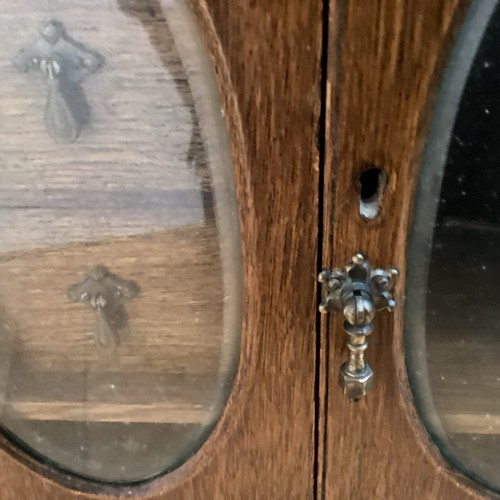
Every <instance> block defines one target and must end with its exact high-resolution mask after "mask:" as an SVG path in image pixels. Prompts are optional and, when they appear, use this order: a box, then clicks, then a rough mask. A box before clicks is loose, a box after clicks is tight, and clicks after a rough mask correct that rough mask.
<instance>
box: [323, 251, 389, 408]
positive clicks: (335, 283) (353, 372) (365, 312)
mask: <svg viewBox="0 0 500 500" xmlns="http://www.w3.org/2000/svg"><path fill="white" fill-rule="evenodd" d="M397 275H398V271H397V270H396V269H394V268H391V269H387V270H386V269H378V268H376V269H373V268H372V267H371V266H370V264H369V263H368V262H367V260H366V259H365V257H364V255H363V254H361V253H356V254H355V255H354V256H353V257H352V260H351V262H349V263H348V264H347V265H346V266H345V267H343V268H339V269H333V270H324V271H322V272H321V273H320V274H319V277H318V281H319V282H320V283H322V284H323V287H324V291H325V292H324V298H323V301H322V302H321V304H320V306H319V310H320V312H322V313H328V312H341V313H342V314H343V315H344V318H345V321H344V330H345V332H346V333H347V334H348V335H349V338H348V341H347V348H348V349H349V357H348V359H347V361H346V362H345V363H344V364H343V365H342V366H341V367H340V377H339V381H340V385H341V387H342V388H343V390H344V393H345V394H347V397H348V398H349V399H350V400H352V401H359V400H361V399H362V398H363V397H364V396H366V394H367V393H368V391H369V390H370V389H371V388H372V386H373V371H372V369H371V368H370V365H369V364H368V363H367V362H366V361H365V356H364V353H365V350H366V348H367V347H368V341H367V337H368V335H370V333H372V331H373V318H374V316H375V312H376V311H380V310H382V309H388V310H389V311H392V310H393V309H394V307H395V306H396V302H395V301H394V299H393V298H392V294H391V291H392V288H393V285H394V278H396V277H397Z"/></svg>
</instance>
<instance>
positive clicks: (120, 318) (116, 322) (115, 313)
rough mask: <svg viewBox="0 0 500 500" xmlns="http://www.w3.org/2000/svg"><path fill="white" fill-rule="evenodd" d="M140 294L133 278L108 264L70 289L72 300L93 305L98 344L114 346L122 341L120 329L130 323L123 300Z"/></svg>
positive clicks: (94, 270)
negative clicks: (126, 277)
mask: <svg viewBox="0 0 500 500" xmlns="http://www.w3.org/2000/svg"><path fill="white" fill-rule="evenodd" d="M138 294H139V286H138V285H137V284H136V283H135V282H134V281H126V280H122V279H121V278H118V276H115V275H114V274H112V273H111V272H110V271H109V270H108V268H107V267H105V266H97V267H95V268H94V269H92V271H90V273H89V274H88V276H87V277H86V278H85V279H84V280H83V281H82V282H81V283H77V284H75V285H73V286H72V287H70V289H69V290H68V296H69V298H70V299H71V300H72V301H73V302H83V303H86V304H88V305H89V306H90V308H91V309H92V310H93V311H94V312H95V314H96V318H97V324H96V330H95V336H96V342H97V345H98V346H100V347H102V348H103V349H106V350H114V349H116V348H117V347H118V346H119V344H120V333H121V332H123V331H124V330H125V329H126V327H127V319H128V317H127V313H126V311H125V307H124V304H125V303H126V302H128V301H130V300H132V299H134V298H135V297H137V295H138Z"/></svg>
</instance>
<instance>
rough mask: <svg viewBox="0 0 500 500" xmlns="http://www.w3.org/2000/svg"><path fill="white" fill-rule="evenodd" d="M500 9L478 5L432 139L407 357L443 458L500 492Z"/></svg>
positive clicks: (423, 181) (409, 299)
mask: <svg viewBox="0 0 500 500" xmlns="http://www.w3.org/2000/svg"><path fill="white" fill-rule="evenodd" d="M499 46H500V7H499V6H498V3H497V2H481V1H478V2H475V3H473V4H472V7H471V10H470V12H469V13H468V16H467V18H466V21H465V23H464V24H463V27H462V29H461V32H460V33H459V36H458V41H457V45H456V47H455V49H454V51H453V54H452V57H451V62H450V64H449V67H448V69H447V72H446V75H445V78H444V82H443V84H442V89H441V91H440V93H439V95H438V99H437V101H436V109H435V111H434V113H435V116H434V118H433V121H432V126H431V131H430V133H429V137H428V140H427V145H426V150H425V154H424V159H423V164H422V169H421V175H420V180H419V186H418V190H417V193H416V198H415V214H414V222H413V227H412V229H411V234H410V245H409V252H408V259H407V266H408V270H407V289H406V337H405V338H406V354H407V363H408V371H409V377H410V383H411V386H412V389H413V392H414V397H415V401H416V403H417V408H418V410H419V412H420V415H421V418H422V420H423V421H424V423H425V424H426V427H427V429H428V431H429V433H430V434H431V436H432V438H433V439H434V440H435V441H436V443H437V444H438V445H439V447H440V449H441V450H442V452H443V453H444V454H445V456H446V457H447V458H448V459H449V460H450V461H451V462H452V463H454V464H455V465H457V466H458V467H459V468H461V469H462V471H464V472H466V473H467V474H469V475H470V476H472V477H474V478H475V479H476V480H478V481H480V482H482V483H484V484H486V485H488V486H490V487H493V488H495V489H500V475H499V474H498V471H499V470H500V363H499V360H500V309H499V308H498V297H499V293H500V201H499V200H500V142H499V140H498V133H499V131H500V128H499V124H500V51H499V50H498V47H499Z"/></svg>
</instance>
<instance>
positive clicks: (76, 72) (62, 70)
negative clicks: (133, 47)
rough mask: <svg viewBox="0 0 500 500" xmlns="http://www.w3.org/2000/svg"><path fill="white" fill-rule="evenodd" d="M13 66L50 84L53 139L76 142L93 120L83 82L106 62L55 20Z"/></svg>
mask: <svg viewBox="0 0 500 500" xmlns="http://www.w3.org/2000/svg"><path fill="white" fill-rule="evenodd" d="M13 62H14V65H15V66H16V68H17V69H18V70H19V71H21V72H23V73H27V72H30V71H37V72H38V73H40V74H42V75H43V76H44V77H45V79H46V80H47V84H48V88H49V95H48V99H47V105H46V107H45V127H46V128H47V132H48V133H49V135H50V137H52V139H54V141H56V142H59V143H71V142H74V141H76V139H78V137H79V135H80V132H81V131H82V129H83V128H84V127H85V126H86V125H87V124H88V122H89V118H90V107H89V104H88V102H87V99H86V98H85V95H84V93H83V90H82V88H81V86H80V82H81V81H82V80H83V79H84V78H85V77H86V76H87V75H89V74H91V73H94V72H96V71H97V69H98V68H99V67H100V66H101V65H102V64H103V62H104V58H103V57H102V56H101V55H100V54H98V53H97V52H95V51H93V50H90V49H88V48H86V47H85V46H83V45H82V44H81V43H79V42H76V41H75V40H73V39H72V38H70V37H69V36H68V35H67V34H66V30H65V29H64V26H63V24H62V23H61V22H59V21H56V20H51V21H49V22H48V23H45V24H43V25H42V26H41V28H40V37H39V39H38V40H37V41H36V42H35V43H34V44H32V45H31V46H30V47H27V48H24V49H21V50H20V51H19V52H18V53H17V55H16V56H15V58H14V61H13Z"/></svg>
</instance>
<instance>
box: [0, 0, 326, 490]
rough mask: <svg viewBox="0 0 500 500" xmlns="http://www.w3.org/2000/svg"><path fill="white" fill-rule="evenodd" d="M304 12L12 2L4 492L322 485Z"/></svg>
mask: <svg viewBox="0 0 500 500" xmlns="http://www.w3.org/2000/svg"><path fill="white" fill-rule="evenodd" d="M298 4H299V2H287V3H284V2H277V3H276V4H273V5H269V3H268V2H267V3H266V2H253V3H249V2H243V1H242V2H239V1H237V2H233V1H231V2H226V1H224V0H210V1H209V2H207V3H204V2H201V3H198V2H196V3H194V2H193V3H192V4H191V3H189V2H185V1H184V0H161V1H159V0H158V1H149V0H148V1H143V0H130V1H129V0H125V1H121V0H117V1H116V2H115V1H110V2H104V3H103V2H80V1H78V0H75V1H74V2H64V3H56V4H55V3H54V2H48V1H47V2H34V1H33V2H32V1H29V0H26V1H24V2H22V3H21V4H19V3H13V2H8V1H4V2H3V5H2V7H3V9H2V18H1V20H0V30H1V32H2V34H3V36H4V39H5V40H9V43H6V44H4V45H3V49H2V50H1V51H0V52H1V58H2V63H0V72H1V73H2V80H3V82H4V84H3V85H2V89H1V91H0V113H1V114H2V116H3V118H4V119H3V120H2V125H1V126H0V136H1V137H2V140H1V144H2V146H1V149H2V153H1V154H0V156H1V158H2V172H3V175H2V181H1V182H0V189H1V191H2V199H3V202H2V207H1V208H0V210H2V211H3V212H2V213H3V215H4V217H2V222H1V224H2V231H1V232H2V234H3V236H2V239H1V248H0V277H1V281H2V283H4V286H3V287H2V292H1V293H0V312H1V315H2V320H1V325H0V328H1V331H0V337H1V339H0V357H1V362H0V364H1V368H0V410H1V411H0V425H1V427H2V429H3V437H2V451H1V452H0V460H1V468H2V474H1V475H0V492H1V493H0V498H2V499H19V498H40V499H45V498H46V499H50V500H55V499H59V498H61V499H62V498H64V499H71V498H73V497H74V498H77V497H78V498H81V497H82V494H83V495H85V497H86V498H99V497H102V496H103V495H107V494H111V495H115V496H116V495H118V496H124V497H127V498H130V497H138V498H139V497H140V498H158V499H159V498H169V499H170V498H182V499H186V498H247V497H248V494H249V493H248V492H252V495H255V497H256V498H277V495H278V496H281V495H284V498H285V497H286V498H309V497H311V496H312V495H313V492H314V487H315V486H314V483H315V479H314V474H313V470H314V463H315V440H314V422H315V419H316V413H315V403H314V391H315V388H314V385H315V371H314V366H315V352H316V347H315V341H316V340H315V335H314V330H315V315H314V312H313V313H311V311H314V309H315V302H316V294H315V291H316V285H315V283H314V279H311V276H314V274H315V272H316V259H317V252H316V244H315V242H316V241H317V216H318V215H317V214H318V210H317V209H318V205H317V200H318V196H317V193H318V182H319V177H318V162H319V153H318V149H317V146H316V136H315V134H316V127H317V122H318V120H319V114H320V90H321V86H320V71H319V68H320V49H321V47H320V45H321V44H320V39H321V37H320V33H321V29H322V6H321V2H319V1H314V2H309V3H308V4H307V5H306V6H302V7H301V8H300V9H298V8H297V6H298ZM299 29H300V30H301V31H302V32H303V35H302V39H301V40H302V41H301V44H297V43H296V40H295V39H294V38H293V36H292V35H293V34H294V33H296V32H297V30H299ZM271 46H272V47H274V48H273V50H271ZM277 49H278V50H277ZM256 464H259V465H258V466H257V465H256ZM283 470H286V471H288V474H287V475H286V480H283V481H281V482H278V483H276V478H277V477H279V476H280V471H283ZM257 478H258V479H257ZM278 490H279V494H278V493H277V491H278Z"/></svg>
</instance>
